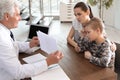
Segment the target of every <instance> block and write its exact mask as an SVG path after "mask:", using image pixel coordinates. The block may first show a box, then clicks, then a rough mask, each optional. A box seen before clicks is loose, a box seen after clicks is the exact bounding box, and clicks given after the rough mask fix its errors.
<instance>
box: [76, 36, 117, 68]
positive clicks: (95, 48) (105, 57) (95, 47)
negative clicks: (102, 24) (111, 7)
mask: <svg viewBox="0 0 120 80" xmlns="http://www.w3.org/2000/svg"><path fill="white" fill-rule="evenodd" d="M79 39H80V40H79V43H78V45H79V46H80V48H81V52H84V51H89V52H90V53H91V54H92V57H91V58H90V62H91V63H94V64H96V65H99V66H102V67H113V65H114V56H115V53H114V52H112V51H111V49H110V41H109V40H108V39H106V40H105V41H104V42H103V43H101V44H96V42H95V41H93V42H89V41H88V39H87V38H79Z"/></svg>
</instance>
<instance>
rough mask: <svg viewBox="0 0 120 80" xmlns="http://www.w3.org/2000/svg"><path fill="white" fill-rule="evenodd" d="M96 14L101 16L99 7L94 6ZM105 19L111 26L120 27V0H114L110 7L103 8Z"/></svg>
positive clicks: (93, 9)
mask: <svg viewBox="0 0 120 80" xmlns="http://www.w3.org/2000/svg"><path fill="white" fill-rule="evenodd" d="M91 8H92V11H93V14H94V16H96V17H99V9H98V7H97V6H92V7H91ZM103 21H104V23H105V24H106V25H107V26H109V27H114V28H117V29H120V0H113V4H112V6H111V7H110V8H109V9H106V8H104V9H103Z"/></svg>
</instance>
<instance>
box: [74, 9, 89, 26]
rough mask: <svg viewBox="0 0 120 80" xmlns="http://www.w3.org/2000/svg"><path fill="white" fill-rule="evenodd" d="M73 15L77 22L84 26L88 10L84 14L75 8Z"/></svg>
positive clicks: (87, 17) (87, 18)
mask: <svg viewBox="0 0 120 80" xmlns="http://www.w3.org/2000/svg"><path fill="white" fill-rule="evenodd" d="M74 15H75V16H76V18H77V20H78V21H79V22H80V23H81V24H84V23H86V22H87V21H88V20H89V11H88V10H87V11H86V12H84V11H83V10H82V9H81V8H75V9H74Z"/></svg>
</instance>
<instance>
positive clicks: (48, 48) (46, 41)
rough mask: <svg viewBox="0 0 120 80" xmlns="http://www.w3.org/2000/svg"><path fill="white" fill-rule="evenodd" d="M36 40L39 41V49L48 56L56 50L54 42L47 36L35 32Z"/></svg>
mask: <svg viewBox="0 0 120 80" xmlns="http://www.w3.org/2000/svg"><path fill="white" fill-rule="evenodd" d="M37 35H38V39H39V41H40V48H41V49H42V50H43V51H45V52H47V53H48V54H50V53H51V52H55V51H57V50H58V48H57V43H56V40H55V39H54V38H52V37H50V36H49V35H47V34H45V33H43V32H41V31H37Z"/></svg>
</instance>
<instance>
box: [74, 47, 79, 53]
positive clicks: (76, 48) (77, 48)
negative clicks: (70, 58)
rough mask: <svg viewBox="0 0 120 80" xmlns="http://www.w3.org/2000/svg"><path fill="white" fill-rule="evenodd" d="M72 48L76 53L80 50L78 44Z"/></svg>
mask: <svg viewBox="0 0 120 80" xmlns="http://www.w3.org/2000/svg"><path fill="white" fill-rule="evenodd" d="M74 49H75V51H76V52H77V53H78V52H80V47H79V46H78V45H76V46H74Z"/></svg>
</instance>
